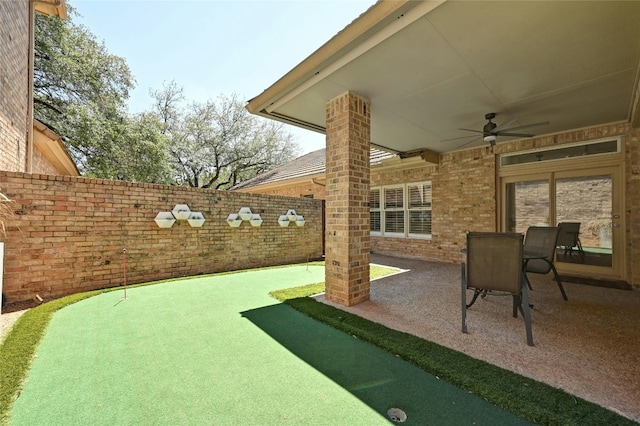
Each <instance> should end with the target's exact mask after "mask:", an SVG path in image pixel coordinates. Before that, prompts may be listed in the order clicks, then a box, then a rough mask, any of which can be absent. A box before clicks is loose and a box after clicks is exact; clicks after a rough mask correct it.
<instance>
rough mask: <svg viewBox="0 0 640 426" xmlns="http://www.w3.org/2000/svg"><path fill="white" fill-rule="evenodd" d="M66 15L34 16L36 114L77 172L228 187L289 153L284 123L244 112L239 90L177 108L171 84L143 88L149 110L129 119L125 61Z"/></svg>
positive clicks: (180, 101) (179, 101)
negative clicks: (148, 89)
mask: <svg viewBox="0 0 640 426" xmlns="http://www.w3.org/2000/svg"><path fill="white" fill-rule="evenodd" d="M68 15H69V18H68V19H66V20H60V19H58V18H56V17H46V16H42V15H39V14H38V15H37V16H36V28H35V63H34V114H35V118H36V119H38V120H40V121H42V122H43V123H45V124H46V125H47V126H49V127H50V128H51V129H53V130H54V131H55V132H56V133H58V134H59V135H60V136H61V137H62V139H63V140H64V141H65V144H66V146H67V149H68V150H69V152H70V153H71V156H72V157H73V159H74V161H75V162H76V165H77V166H78V168H79V169H80V171H81V172H82V173H83V174H84V175H85V176H92V177H99V178H106V179H118V180H128V181H134V182H153V183H167V184H177V185H185V186H193V187H200V188H215V189H226V188H229V187H230V186H232V185H234V184H235V183H237V182H240V181H242V180H245V179H248V178H250V177H253V176H255V175H257V174H259V173H262V172H264V171H267V170H269V169H271V168H273V167H276V166H278V165H280V164H283V163H285V162H287V161H290V160H291V159H292V158H293V157H294V156H295V155H296V152H297V150H298V147H297V144H296V143H295V142H294V140H293V136H292V135H291V134H290V133H288V132H286V131H285V130H284V127H283V125H282V124H279V123H276V122H271V121H265V120H263V119H261V118H258V117H255V116H252V115H250V114H249V113H248V112H247V111H246V109H245V108H244V103H243V102H242V101H241V100H240V99H239V97H238V96H237V95H232V96H221V97H219V98H218V99H217V100H216V101H207V102H203V103H196V102H194V103H191V104H188V105H187V106H185V104H186V100H185V97H184V93H183V89H182V88H181V87H178V86H177V84H176V83H175V82H172V83H170V84H168V85H165V86H164V87H163V88H162V89H161V90H157V91H152V92H151V95H152V98H153V99H154V101H155V104H154V107H153V110H152V111H150V112H145V113H141V114H136V115H130V114H129V113H128V112H127V107H126V102H127V100H128V98H129V91H130V90H132V89H133V88H134V80H133V77H132V75H131V72H130V70H129V67H128V66H127V64H126V62H125V60H124V59H123V58H120V57H118V56H114V55H111V54H110V53H109V52H108V51H107V48H106V47H105V45H104V43H99V42H97V41H96V40H95V37H94V36H93V34H91V32H90V31H89V30H88V29H87V28H86V27H84V26H81V25H76V24H74V23H73V20H72V18H73V16H75V12H74V10H73V8H71V7H69V11H68Z"/></svg>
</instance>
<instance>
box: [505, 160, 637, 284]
mask: <svg viewBox="0 0 640 426" xmlns="http://www.w3.org/2000/svg"><path fill="white" fill-rule="evenodd" d="M602 175H611V177H612V212H611V214H612V222H613V228H612V248H613V257H612V266H611V267H604V266H593V265H581V264H573V263H565V262H556V263H555V266H556V268H557V269H558V271H559V272H560V273H562V274H568V275H577V276H584V277H588V278H610V279H623V280H624V279H626V277H625V259H626V255H625V237H626V236H625V229H626V226H625V215H624V162H623V161H622V159H621V156H620V155H610V156H603V157H598V158H594V159H589V158H585V159H567V160H559V161H549V162H540V163H531V164H525V165H517V166H506V167H502V168H500V169H499V171H498V177H499V183H498V188H497V189H498V191H497V195H498V196H497V197H496V198H497V199H498V200H497V201H498V206H499V208H498V225H499V227H498V228H499V229H500V231H502V232H504V231H506V230H507V229H508V226H507V220H508V218H507V203H506V191H507V185H508V184H510V183H515V182H526V181H539V180H546V181H548V182H549V217H548V223H549V225H551V226H555V225H557V224H556V223H555V221H556V188H555V185H556V182H555V181H556V179H562V178H568V177H569V178H570V177H580V176H585V177H586V176H602ZM614 216H617V217H616V218H615V219H613V217H614Z"/></svg>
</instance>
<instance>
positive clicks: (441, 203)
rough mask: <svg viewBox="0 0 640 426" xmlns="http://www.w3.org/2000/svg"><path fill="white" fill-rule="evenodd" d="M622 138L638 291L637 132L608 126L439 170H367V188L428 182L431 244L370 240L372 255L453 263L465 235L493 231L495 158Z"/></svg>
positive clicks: (471, 157)
mask: <svg viewBox="0 0 640 426" xmlns="http://www.w3.org/2000/svg"><path fill="white" fill-rule="evenodd" d="M617 136H621V137H622V146H623V151H624V158H625V160H624V162H625V194H624V204H625V205H624V209H625V214H626V218H625V222H626V244H627V246H626V257H627V258H626V261H625V268H626V271H627V281H628V282H629V283H630V284H632V285H634V286H640V261H638V259H640V130H639V129H632V128H631V126H630V125H629V124H625V123H620V124H611V125H605V126H599V127H594V128H589V129H584V130H577V131H574V132H568V133H564V134H561V135H554V136H547V137H539V138H531V139H527V140H522V141H518V142H513V143H505V144H499V145H496V146H495V147H494V151H492V150H491V148H490V147H481V148H476V149H471V150H467V151H461V152H454V153H448V154H443V155H442V156H441V162H440V165H439V166H425V167H420V168H417V169H411V170H400V171H392V170H390V171H383V172H377V171H376V170H375V169H372V170H371V186H372V187H374V186H378V185H391V184H395V183H405V182H419V181H424V180H431V181H432V184H433V210H432V212H433V218H432V221H433V222H432V226H433V237H432V239H431V240H422V239H406V238H391V237H375V236H372V237H371V249H372V251H375V252H379V253H385V254H393V255H400V256H410V257H418V258H424V259H434V260H438V261H446V262H457V261H459V260H460V248H461V247H463V245H464V238H465V237H464V235H465V231H466V230H473V231H494V230H495V229H497V226H496V222H497V211H496V187H497V181H496V167H497V163H496V159H497V158H498V155H500V154H504V153H507V152H518V151H523V150H530V149H534V148H543V147H551V146H555V145H560V144H566V143H572V142H586V141H590V140H597V139H602V138H606V137H617Z"/></svg>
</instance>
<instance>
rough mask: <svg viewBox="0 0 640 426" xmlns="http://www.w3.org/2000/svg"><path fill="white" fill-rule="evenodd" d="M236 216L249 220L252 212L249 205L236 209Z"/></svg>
mask: <svg viewBox="0 0 640 426" xmlns="http://www.w3.org/2000/svg"><path fill="white" fill-rule="evenodd" d="M238 216H240V219H242V220H251V216H253V213H251V209H250V208H249V207H243V208H241V209H240V210H239V211H238Z"/></svg>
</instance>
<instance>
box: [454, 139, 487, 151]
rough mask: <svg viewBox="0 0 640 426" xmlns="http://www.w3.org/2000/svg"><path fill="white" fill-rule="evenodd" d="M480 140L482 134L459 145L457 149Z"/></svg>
mask: <svg viewBox="0 0 640 426" xmlns="http://www.w3.org/2000/svg"><path fill="white" fill-rule="evenodd" d="M479 140H482V137H481V136H478V137H475V138H473V139H471V140H470V141H468V142H465V143H463V144H462V145H459V146H457V147H456V148H455V149H460V148H464V147H465V146H467V145H471V144H472V143H474V142H477V141H479Z"/></svg>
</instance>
